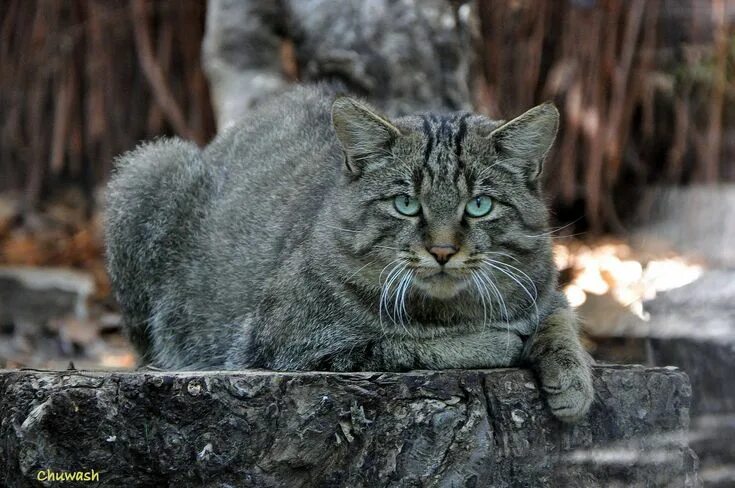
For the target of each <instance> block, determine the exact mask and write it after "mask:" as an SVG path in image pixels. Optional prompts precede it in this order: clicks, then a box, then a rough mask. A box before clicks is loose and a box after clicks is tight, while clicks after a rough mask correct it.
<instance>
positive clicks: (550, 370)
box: [107, 86, 592, 420]
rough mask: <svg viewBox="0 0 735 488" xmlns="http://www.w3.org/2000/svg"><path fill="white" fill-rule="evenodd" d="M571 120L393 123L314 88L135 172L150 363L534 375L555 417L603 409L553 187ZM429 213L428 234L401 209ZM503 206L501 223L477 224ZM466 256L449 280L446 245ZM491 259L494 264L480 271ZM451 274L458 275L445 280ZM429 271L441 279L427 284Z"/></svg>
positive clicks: (419, 219) (125, 229) (114, 255)
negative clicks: (560, 252)
mask: <svg viewBox="0 0 735 488" xmlns="http://www.w3.org/2000/svg"><path fill="white" fill-rule="evenodd" d="M557 125H558V113H557V111H556V109H555V108H554V107H553V106H552V105H542V106H539V107H536V108H535V109H532V110H531V111H529V112H527V113H526V114H524V115H522V116H521V117H519V118H518V119H514V120H513V121H511V122H509V123H507V124H503V125H501V124H500V123H499V122H495V121H491V120H489V119H487V118H485V117H483V116H480V115H473V114H469V113H451V114H421V115H414V116H407V117H402V118H398V119H395V120H393V121H388V120H387V119H386V118H385V117H383V116H381V115H378V114H377V113H376V112H375V111H374V110H373V109H371V108H370V107H369V106H368V105H367V104H365V103H363V102H359V101H355V100H353V99H350V98H344V97H342V98H336V101H335V95H334V94H333V93H332V92H331V90H330V88H329V87H327V86H320V87H302V88H298V89H296V90H294V91H292V92H289V93H286V94H284V95H282V96H280V97H279V98H276V99H274V100H273V101H272V102H270V103H268V104H264V105H263V106H262V107H260V108H259V109H258V111H256V112H255V113H254V114H253V115H252V116H251V117H250V118H248V119H246V120H244V121H243V122H242V123H241V124H239V125H237V126H234V127H232V128H231V129H229V130H227V131H226V132H224V133H223V134H221V135H220V136H219V137H218V138H217V139H215V140H214V141H213V142H212V143H211V144H210V145H209V146H208V147H207V148H206V149H204V150H201V151H200V150H198V149H197V148H196V147H195V146H193V145H191V144H188V143H185V142H182V141H180V140H176V139H174V140H160V141H156V142H152V143H149V144H145V145H142V146H141V147H139V148H137V149H136V150H134V151H132V152H130V153H128V154H126V155H124V156H123V157H122V158H120V160H119V163H118V168H117V172H116V174H115V176H114V177H113V179H112V181H111V183H110V188H109V212H108V216H107V243H108V263H109V271H110V275H111V277H112V282H113V286H114V289H115V291H116V293H117V296H118V299H119V301H120V303H121V305H122V307H123V310H124V312H125V316H126V321H127V328H128V330H129V332H130V335H131V338H132V340H133V342H134V344H135V346H136V348H137V349H138V350H139V352H140V354H141V357H142V361H143V362H145V363H150V364H151V365H154V366H157V367H162V368H171V369H215V368H223V367H224V368H228V369H241V368H254V367H259V368H270V369H277V370H332V371H350V370H408V369H417V368H427V369H441V368H481V367H502V366H511V365H519V364H523V363H524V361H527V362H529V363H530V364H531V366H533V367H535V368H536V369H537V370H538V372H539V377H540V379H541V381H542V385H543V387H544V389H545V390H546V391H547V393H548V394H549V403H550V405H551V407H552V410H553V411H554V412H555V413H556V414H557V415H558V416H559V417H560V418H561V419H563V420H574V419H577V418H579V417H580V416H582V415H583V414H584V413H585V412H586V411H587V409H588V407H589V404H590V402H591V399H592V387H591V380H590V372H589V364H588V363H589V361H588V359H587V356H586V353H585V352H584V351H583V349H582V347H581V345H580V343H579V340H578V337H577V322H576V319H575V318H574V316H573V313H572V312H571V311H570V310H569V306H568V305H567V303H566V301H565V299H564V297H563V295H562V294H561V293H559V292H558V291H557V289H556V287H557V276H556V271H555V268H554V265H553V261H552V255H551V240H550V234H549V232H548V224H547V221H548V214H547V210H546V207H545V204H544V200H543V197H542V195H541V191H540V188H539V183H538V178H537V176H538V174H539V172H540V168H541V164H542V162H543V159H544V157H545V155H546V153H547V152H548V150H549V147H550V146H551V144H552V142H553V139H554V135H555V133H556V127H557ZM404 193H405V194H409V195H412V196H416V197H418V198H419V200H420V202H421V204H422V210H421V212H420V213H419V215H417V216H415V217H408V216H405V215H402V214H400V213H399V212H397V211H396V209H395V207H394V206H393V197H395V196H397V195H400V194H404ZM479 194H486V195H489V196H490V197H491V198H492V199H493V204H494V208H493V210H492V211H491V212H490V213H489V214H488V216H486V217H481V218H471V217H468V216H466V215H464V214H463V212H464V207H465V204H466V203H467V202H468V201H469V200H470V199H471V198H473V197H474V196H476V195H479ZM439 244H441V245H447V246H449V245H453V246H456V247H457V248H458V249H459V250H458V252H457V254H455V255H454V256H452V257H451V259H450V260H449V261H448V262H447V263H446V265H445V266H444V268H441V267H440V266H439V264H438V263H437V261H436V260H435V259H434V258H433V257H432V255H431V254H430V253H429V252H428V251H427V249H428V248H430V247H431V246H432V245H439ZM488 258H490V259H493V260H494V262H487V261H484V262H483V260H484V259H485V260H486V259H488ZM439 271H443V272H444V273H443V274H434V273H438V272H439ZM431 274H433V276H429V275H431Z"/></svg>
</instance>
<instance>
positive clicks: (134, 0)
mask: <svg viewBox="0 0 735 488" xmlns="http://www.w3.org/2000/svg"><path fill="white" fill-rule="evenodd" d="M130 11H131V14H132V19H133V34H134V38H135V46H136V48H137V49H136V52H137V54H138V60H139V61H140V66H141V67H142V68H143V74H145V77H146V79H147V80H148V83H149V84H150V87H151V90H152V91H153V95H154V96H155V98H156V102H157V103H158V105H159V106H160V107H161V110H162V111H163V113H164V114H165V115H166V118H167V119H168V121H169V122H170V123H171V125H172V126H173V127H174V129H175V130H176V132H177V133H178V134H179V135H180V136H182V137H184V138H186V139H191V140H196V141H197V142H198V143H200V144H201V143H203V141H201V140H197V139H198V138H197V137H196V136H195V134H193V133H192V132H191V131H190V130H189V127H188V126H187V124H186V120H185V119H184V113H183V111H182V110H181V107H179V105H178V103H177V102H176V99H175V98H174V96H173V94H172V93H171V90H169V88H168V85H167V84H166V77H165V76H164V73H163V70H162V69H161V65H160V64H158V62H157V61H156V58H155V56H154V54H153V48H152V42H151V35H150V32H149V30H148V2H147V0H131V1H130Z"/></svg>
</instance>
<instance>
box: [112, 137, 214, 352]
mask: <svg viewBox="0 0 735 488" xmlns="http://www.w3.org/2000/svg"><path fill="white" fill-rule="evenodd" d="M213 186H214V178H213V169H212V168H211V167H209V165H207V164H206V163H205V161H204V160H203V159H202V155H201V151H200V150H199V148H198V147H197V146H195V145H194V144H192V143H188V142H186V141H182V140H180V139H166V140H163V139H162V140H157V141H154V142H150V143H146V144H143V145H141V146H139V147H138V148H136V149H135V150H133V151H130V152H128V153H126V154H124V155H123V156H121V157H120V158H119V159H118V161H117V166H116V171H115V173H114V175H113V177H112V179H111V181H110V184H109V186H108V194H107V195H108V196H107V209H106V223H105V234H106V242H107V266H108V271H109V273H110V277H111V279H112V286H113V289H114V291H115V294H116V297H117V299H118V301H119V302H120V305H121V306H122V308H123V312H124V314H125V322H126V327H127V329H128V333H129V336H130V339H131V341H132V342H133V344H134V345H135V347H136V348H137V349H138V352H139V353H140V355H141V359H142V361H143V362H144V363H148V362H150V361H151V360H152V359H153V355H154V353H155V351H152V350H151V336H150V334H149V331H148V325H149V321H150V318H151V310H152V308H153V307H154V305H155V303H154V300H155V299H156V297H158V296H160V294H159V293H157V291H158V290H159V289H160V286H161V283H162V280H164V279H165V278H166V277H167V276H168V277H169V279H171V275H172V274H174V273H175V270H176V268H177V267H178V264H179V261H180V259H181V258H182V256H185V255H186V254H187V251H188V250H189V249H190V247H191V246H192V244H193V243H192V238H193V236H195V235H196V230H197V228H198V227H199V225H200V222H201V219H202V218H203V214H204V208H205V206H206V201H207V200H208V199H209V198H210V197H211V194H212V191H213Z"/></svg>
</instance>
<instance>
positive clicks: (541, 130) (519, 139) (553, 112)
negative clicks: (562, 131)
mask: <svg viewBox="0 0 735 488" xmlns="http://www.w3.org/2000/svg"><path fill="white" fill-rule="evenodd" d="M558 129H559V111H558V110H557V109H556V107H555V106H554V104H553V103H551V102H546V103H543V104H541V105H537V106H536V107H533V108H532V109H531V110H529V111H528V112H526V113H524V114H523V115H520V116H519V117H516V118H515V119H513V120H511V121H510V122H506V123H505V124H503V125H501V126H500V127H498V128H496V129H495V130H493V131H492V132H491V133H490V135H489V136H488V137H489V139H490V141H491V142H492V143H493V145H494V147H495V150H496V152H497V154H498V156H499V157H500V158H506V159H513V160H515V161H512V162H510V161H509V164H508V166H509V167H512V166H515V167H516V168H518V169H520V170H522V171H523V172H524V174H525V175H526V177H527V178H528V179H529V180H535V179H536V178H538V176H539V175H540V174H541V170H542V168H543V163H544V159H546V155H547V154H548V153H549V149H551V146H552V144H554V139H555V138H556V132H557V130H558ZM516 165H517V166H516Z"/></svg>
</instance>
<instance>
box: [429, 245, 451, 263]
mask: <svg viewBox="0 0 735 488" xmlns="http://www.w3.org/2000/svg"><path fill="white" fill-rule="evenodd" d="M457 251H458V249H457V247H456V246H453V245H451V244H439V245H436V246H431V247H430V248H429V253H430V254H431V255H432V256H434V259H436V262H437V263H439V264H441V265H444V264H447V261H449V260H450V259H451V258H452V256H454V255H455V254H457Z"/></svg>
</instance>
